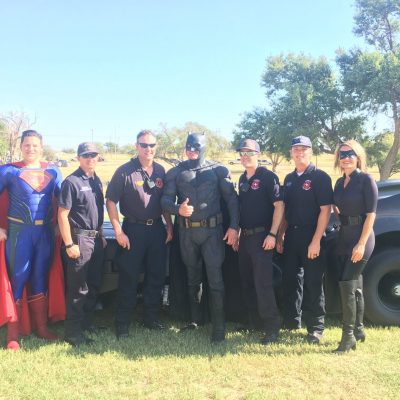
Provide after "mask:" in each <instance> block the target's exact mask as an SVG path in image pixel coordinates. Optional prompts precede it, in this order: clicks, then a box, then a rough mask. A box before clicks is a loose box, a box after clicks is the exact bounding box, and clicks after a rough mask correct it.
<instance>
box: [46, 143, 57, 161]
mask: <svg viewBox="0 0 400 400" xmlns="http://www.w3.org/2000/svg"><path fill="white" fill-rule="evenodd" d="M43 158H44V159H45V160H47V161H54V160H55V159H56V158H57V157H56V153H55V151H54V150H53V149H52V148H51V147H50V146H48V145H44V146H43Z"/></svg>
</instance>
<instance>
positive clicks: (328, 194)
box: [283, 164, 333, 227]
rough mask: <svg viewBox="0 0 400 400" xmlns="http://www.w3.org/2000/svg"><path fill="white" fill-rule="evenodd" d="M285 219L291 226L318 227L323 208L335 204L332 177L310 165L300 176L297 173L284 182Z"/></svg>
mask: <svg viewBox="0 0 400 400" xmlns="http://www.w3.org/2000/svg"><path fill="white" fill-rule="evenodd" d="M283 186H284V202H285V218H286V221H287V223H288V224H289V226H290V225H298V226H312V227H316V226H317V222H318V217H319V213H320V211H321V208H320V207H321V206H326V205H329V204H332V203H333V191H332V181H331V178H330V176H329V175H328V174H327V173H326V172H324V171H322V170H320V169H317V168H316V167H315V165H314V164H310V165H309V166H308V167H307V168H306V170H305V171H304V172H303V173H302V174H301V175H300V176H298V174H297V172H296V171H293V172H291V173H290V174H288V175H286V178H285V181H284V184H283Z"/></svg>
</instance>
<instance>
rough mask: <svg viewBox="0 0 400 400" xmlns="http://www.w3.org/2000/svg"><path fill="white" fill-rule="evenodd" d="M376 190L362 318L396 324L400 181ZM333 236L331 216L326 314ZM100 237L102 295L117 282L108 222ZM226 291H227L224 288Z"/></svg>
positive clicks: (335, 302) (333, 306) (332, 296)
mask: <svg viewBox="0 0 400 400" xmlns="http://www.w3.org/2000/svg"><path fill="white" fill-rule="evenodd" d="M378 189H379V198H378V208H377V218H376V221H375V225H374V231H375V236H376V245H375V249H374V252H373V254H372V257H371V259H370V260H369V262H368V264H367V266H366V268H365V270H364V273H363V276H364V295H365V315H366V318H367V319H368V320H369V321H370V322H371V323H374V324H380V325H400V180H388V181H383V182H378ZM337 233H338V231H337V221H336V218H335V216H334V214H333V213H332V218H331V220H330V223H329V226H328V228H327V232H326V236H327V237H326V243H327V273H326V276H325V289H326V290H325V291H326V306H327V312H328V313H339V312H340V303H339V289H338V287H337V279H335V260H336V257H335V245H336V238H337ZM104 234H105V237H106V239H107V242H108V246H107V251H106V258H105V265H104V279H103V286H102V289H101V292H102V293H105V292H111V291H113V290H115V289H116V288H117V282H118V269H117V266H116V263H115V261H114V260H115V254H116V249H117V247H118V245H117V243H116V241H115V235H114V230H113V229H112V226H111V224H110V223H109V222H105V223H104ZM234 257H235V256H234ZM229 262H230V263H234V262H235V260H234V259H233V261H232V258H231V259H230V261H229ZM236 262H237V261H236ZM279 264H280V261H279V257H277V258H276V261H275V265H274V267H275V271H274V284H275V289H276V293H277V296H279V293H280V276H281V269H280V266H279ZM227 285H228V283H227ZM227 289H229V288H228V287H227Z"/></svg>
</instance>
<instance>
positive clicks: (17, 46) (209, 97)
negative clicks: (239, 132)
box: [0, 0, 363, 149]
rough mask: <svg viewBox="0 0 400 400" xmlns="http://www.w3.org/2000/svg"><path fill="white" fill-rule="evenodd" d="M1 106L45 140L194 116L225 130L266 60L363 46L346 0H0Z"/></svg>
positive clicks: (249, 104)
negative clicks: (27, 119)
mask: <svg viewBox="0 0 400 400" xmlns="http://www.w3.org/2000/svg"><path fill="white" fill-rule="evenodd" d="M0 15H1V22H0V57H1V62H0V113H6V112H8V111H25V112H27V113H28V114H29V115H30V116H31V117H32V118H35V117H36V124H35V125H34V127H35V128H36V129H37V130H39V131H41V132H42V133H43V134H44V138H45V143H46V144H49V145H51V146H52V147H54V148H55V149H61V148H65V147H76V145H77V144H78V143H79V142H81V141H84V140H90V139H91V130H92V129H93V132H94V140H95V141H100V142H106V141H109V140H110V139H111V141H117V142H119V144H126V143H129V142H132V141H133V140H134V138H135V135H136V133H137V132H138V131H139V130H141V129H143V128H149V129H158V128H159V124H160V123H166V124H167V126H169V127H172V126H182V125H183V124H184V123H185V122H186V121H195V122H198V123H201V124H203V125H205V126H207V127H208V128H210V129H212V130H214V131H217V132H219V133H221V134H223V135H224V136H226V137H227V138H231V132H232V130H233V128H234V127H235V125H236V124H237V123H238V122H239V121H240V113H243V112H245V111H250V110H251V109H252V108H253V107H254V106H263V105H264V104H265V97H264V92H263V89H262V88H261V87H260V77H261V74H262V72H263V70H264V68H265V59H266V58H267V57H268V56H271V55H277V54H280V53H287V52H295V53H299V52H303V53H306V54H310V55H312V56H320V55H324V56H326V57H327V58H328V59H330V60H333V59H334V56H335V50H336V49H337V48H339V47H344V48H351V47H354V46H355V45H357V44H361V45H362V46H363V42H362V41H361V39H358V38H356V37H355V36H354V35H353V33H352V29H353V15H354V3H353V1H351V0H320V1H317V0H286V1H285V0H282V1H277V0H273V1H272V0H258V1H256V0H247V1H236V0H222V1H218V0H213V1H211V0H202V1H190V0H186V1H183V0H147V1H145V0H130V1H128V0H125V1H123V0H114V1H111V0H110V1H101V0H96V1H94V0H79V1H77V0H68V1H67V0H65V1H51V0H15V1H9V0H0Z"/></svg>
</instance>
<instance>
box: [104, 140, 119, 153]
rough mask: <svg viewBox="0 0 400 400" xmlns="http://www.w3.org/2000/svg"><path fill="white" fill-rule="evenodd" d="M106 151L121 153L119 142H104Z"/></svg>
mask: <svg viewBox="0 0 400 400" xmlns="http://www.w3.org/2000/svg"><path fill="white" fill-rule="evenodd" d="M104 148H105V151H106V153H119V146H118V143H114V142H106V143H104Z"/></svg>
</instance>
